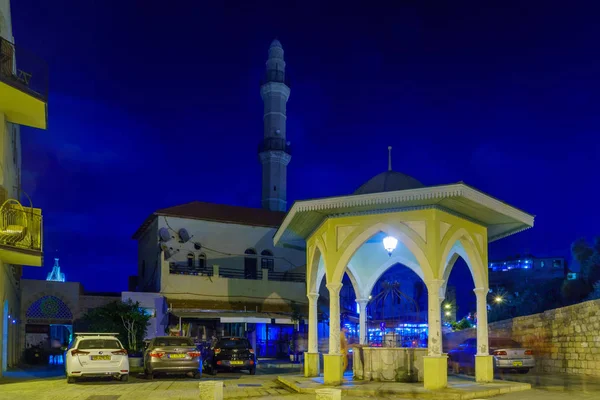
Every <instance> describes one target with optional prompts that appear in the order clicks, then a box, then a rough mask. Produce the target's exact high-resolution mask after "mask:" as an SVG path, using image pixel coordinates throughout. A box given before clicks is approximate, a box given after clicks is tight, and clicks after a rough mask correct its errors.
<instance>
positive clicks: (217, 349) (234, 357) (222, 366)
mask: <svg viewBox="0 0 600 400" xmlns="http://www.w3.org/2000/svg"><path fill="white" fill-rule="evenodd" d="M208 353H209V356H208V357H207V359H206V360H205V362H204V368H205V370H206V372H207V373H209V374H212V375H215V374H216V373H217V371H219V370H248V371H249V372H250V375H254V374H255V373H256V356H255V355H254V350H253V349H252V346H250V342H248V340H247V339H245V338H242V337H224V338H221V339H219V340H218V341H217V343H216V344H215V345H214V346H213V347H211V349H210V350H209V352H208Z"/></svg>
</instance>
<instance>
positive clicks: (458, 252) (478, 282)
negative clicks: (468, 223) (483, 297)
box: [438, 228, 488, 292]
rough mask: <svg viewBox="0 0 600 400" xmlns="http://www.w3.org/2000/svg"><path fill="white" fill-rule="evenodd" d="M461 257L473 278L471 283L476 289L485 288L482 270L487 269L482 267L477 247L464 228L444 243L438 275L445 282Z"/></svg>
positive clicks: (459, 229) (457, 230) (456, 231)
mask: <svg viewBox="0 0 600 400" xmlns="http://www.w3.org/2000/svg"><path fill="white" fill-rule="evenodd" d="M459 256H460V257H462V258H463V259H464V260H465V262H466V263H467V266H468V267H469V270H470V271H471V276H472V277H473V282H474V283H475V287H476V288H487V287H488V283H487V282H486V280H485V276H486V275H485V274H484V273H485V271H484V268H487V267H486V266H485V265H483V258H482V257H481V254H480V253H479V251H478V250H477V245H476V244H475V241H474V240H473V238H472V237H471V235H469V232H467V230H466V229H464V228H457V229H456V230H455V231H454V232H453V233H452V234H451V235H450V236H449V237H448V240H447V241H446V244H445V245H444V250H443V252H442V258H441V260H440V261H441V262H440V266H439V275H438V276H440V277H441V278H442V279H443V280H445V281H447V280H448V277H449V276H450V272H451V271H452V268H453V267H454V264H455V263H456V260H457V259H458V257H459ZM445 286H446V285H445V284H444V292H445Z"/></svg>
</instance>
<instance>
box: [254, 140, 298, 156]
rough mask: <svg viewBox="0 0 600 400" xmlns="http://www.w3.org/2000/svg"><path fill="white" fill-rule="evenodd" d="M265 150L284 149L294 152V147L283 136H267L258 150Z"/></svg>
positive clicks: (290, 152) (289, 152)
mask: <svg viewBox="0 0 600 400" xmlns="http://www.w3.org/2000/svg"><path fill="white" fill-rule="evenodd" d="M265 151H283V152H286V153H287V154H290V155H291V154H292V149H291V147H290V145H289V144H287V142H286V141H285V139H282V138H266V139H264V140H263V141H262V142H261V143H260V144H259V145H258V152H259V153H262V152H265Z"/></svg>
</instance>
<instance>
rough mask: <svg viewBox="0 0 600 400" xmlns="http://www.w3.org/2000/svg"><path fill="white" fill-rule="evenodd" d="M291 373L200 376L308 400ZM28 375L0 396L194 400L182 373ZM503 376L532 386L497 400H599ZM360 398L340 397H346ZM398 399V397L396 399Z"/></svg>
mask: <svg viewBox="0 0 600 400" xmlns="http://www.w3.org/2000/svg"><path fill="white" fill-rule="evenodd" d="M286 372H287V373H292V374H295V373H297V371H289V370H287V371H286V370H282V369H271V370H262V371H261V370H259V371H257V375H255V376H250V375H248V374H247V373H219V375H217V376H216V377H207V376H204V377H203V378H202V379H201V380H200V381H203V380H209V379H210V380H213V379H216V380H220V381H223V382H224V385H225V398H226V399H235V398H252V399H255V400H266V399H274V398H277V399H278V398H283V399H284V400H309V399H311V400H312V399H314V398H315V396H314V395H299V394H295V393H290V392H289V391H288V390H286V389H285V388H283V387H281V386H280V385H279V384H278V383H277V382H276V381H275V378H276V376H277V375H282V374H284V373H286ZM35 375H36V374H32V373H21V374H13V378H12V379H11V378H9V379H2V380H0V400H5V399H6V400H9V399H11V400H13V399H17V400H99V399H102V400H154V399H161V400H167V399H183V400H187V399H189V400H192V399H194V400H197V399H198V382H199V380H195V379H192V378H189V377H185V376H168V377H162V378H158V379H156V380H153V381H150V380H147V379H145V378H144V377H143V376H142V375H133V376H131V378H130V380H129V382H127V383H122V382H118V381H115V380H111V379H106V380H87V381H83V382H79V383H76V384H73V385H68V384H67V383H66V379H65V378H64V376H61V372H60V371H58V370H55V371H50V372H48V371H46V372H44V373H42V374H39V373H38V374H37V375H41V376H39V377H36V376H35ZM503 379H509V380H518V381H521V382H529V383H531V384H532V385H533V386H534V387H535V388H536V389H534V390H531V391H527V392H520V393H512V394H506V395H501V396H497V397H494V399H498V400H523V399H527V400H567V399H568V400H592V399H594V400H596V399H600V379H597V378H595V379H594V378H585V377H572V376H571V377H566V376H556V375H535V374H528V375H506V376H504V377H503ZM364 398H365V397H344V399H347V400H358V399H364ZM398 400H402V399H398Z"/></svg>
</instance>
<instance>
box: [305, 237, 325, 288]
mask: <svg viewBox="0 0 600 400" xmlns="http://www.w3.org/2000/svg"><path fill="white" fill-rule="evenodd" d="M323 247H324V246H323V244H322V243H321V241H320V240H318V239H317V240H315V241H314V244H313V245H312V246H310V247H309V249H308V250H309V253H308V265H307V268H306V273H307V283H308V285H306V289H307V293H318V292H319V286H320V285H321V281H322V280H323V277H324V276H325V271H326V269H327V266H326V265H325V257H323V254H324V252H323ZM321 261H322V262H323V267H322V268H321Z"/></svg>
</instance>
